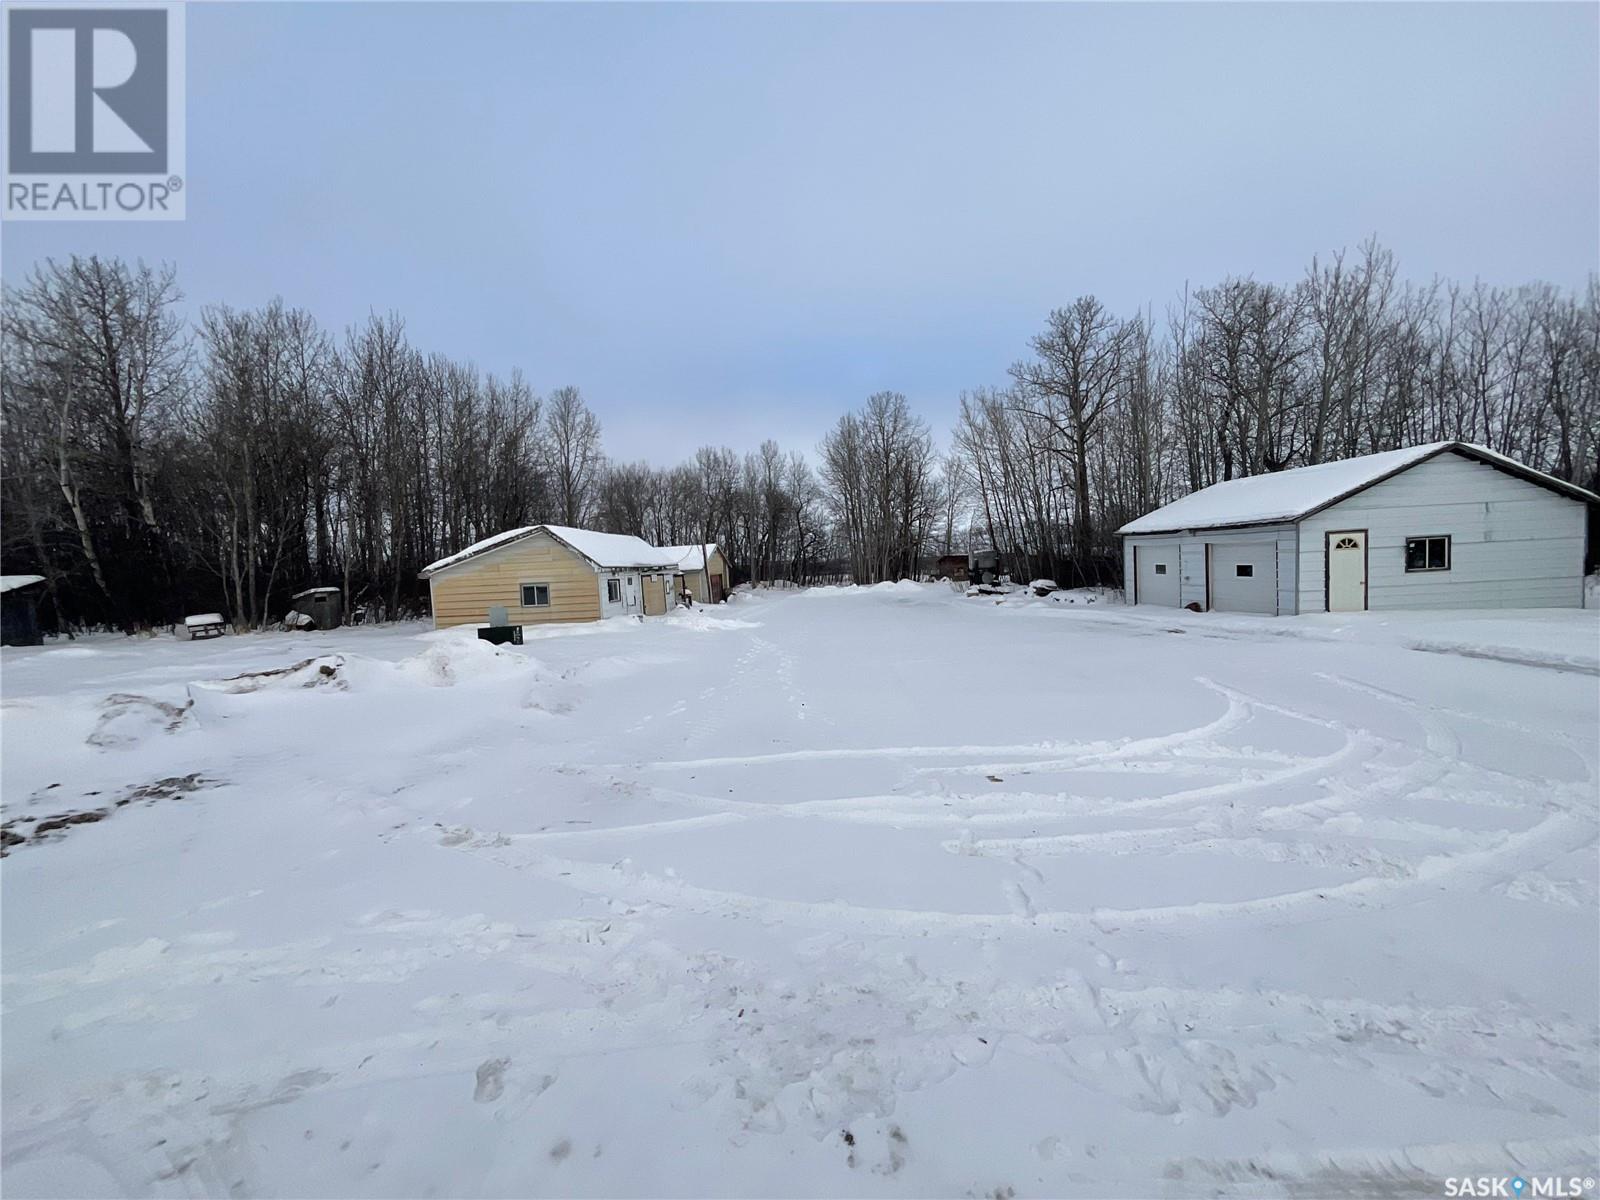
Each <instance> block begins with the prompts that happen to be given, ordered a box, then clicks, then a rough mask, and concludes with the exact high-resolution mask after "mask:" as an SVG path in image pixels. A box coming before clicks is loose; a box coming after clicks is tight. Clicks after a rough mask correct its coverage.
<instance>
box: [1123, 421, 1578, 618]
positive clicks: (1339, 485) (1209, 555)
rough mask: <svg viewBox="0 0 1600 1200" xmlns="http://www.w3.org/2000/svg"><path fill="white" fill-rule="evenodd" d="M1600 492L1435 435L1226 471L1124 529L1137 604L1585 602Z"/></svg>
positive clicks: (1234, 608) (1304, 606)
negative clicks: (1244, 473)
mask: <svg viewBox="0 0 1600 1200" xmlns="http://www.w3.org/2000/svg"><path fill="white" fill-rule="evenodd" d="M1595 505H1600V496H1596V495H1594V494H1593V493H1592V492H1589V491H1586V490H1584V489H1583V488H1580V487H1578V486H1576V485H1575V484H1571V483H1568V482H1566V481H1565V480H1561V479H1557V478H1555V477H1554V476H1552V475H1547V474H1545V473H1544V472H1542V471H1538V470H1535V469H1534V468H1532V467H1529V466H1527V465H1526V464H1525V463H1520V462H1518V461H1516V460H1515V459H1513V458H1509V457H1507V456H1506V455H1504V454H1500V453H1498V452H1497V451H1494V450H1490V449H1489V448H1488V447H1486V446H1477V445H1473V444H1472V443H1470V442H1458V441H1451V442H1432V443H1429V444H1427V445H1422V446H1408V447H1406V448H1405V449H1402V450H1388V451H1384V452H1382V453H1379V454H1367V455H1362V456H1361V457H1359V458H1350V459H1344V460H1342V461H1339V462H1331V463H1319V464H1318V465H1316V466H1310V467H1299V468H1297V469H1295V470H1290V471H1277V472H1273V473H1271V474H1265V475H1252V476H1249V477H1248V478H1245V479H1232V480H1228V481H1226V482H1223V483H1218V484H1213V485H1212V486H1211V487H1208V488H1202V489H1201V490H1200V491H1197V492H1194V493H1192V494H1190V495H1188V496H1185V497H1183V499H1181V500H1175V501H1173V502H1172V503H1171V504H1168V505H1167V506H1166V507H1164V508H1159V509H1157V510H1156V511H1155V512H1152V513H1150V514H1148V515H1146V516H1143V517H1140V518H1139V519H1138V520H1136V521H1130V522H1129V523H1128V524H1126V525H1124V526H1123V527H1122V528H1121V529H1120V530H1118V532H1119V533H1120V534H1122V540H1123V574H1124V578H1125V579H1126V580H1127V593H1128V597H1129V599H1130V600H1131V602H1132V603H1134V604H1155V605H1164V606H1167V607H1172V608H1180V607H1193V608H1197V609H1200V610H1202V611H1208V612H1209V611H1217V612H1243V613H1261V614H1264V615H1267V616H1273V615H1285V614H1294V613H1315V612H1365V611H1367V610H1369V609H1429V608H1559V607H1574V608H1576V607H1580V606H1581V605H1582V604H1583V586H1584V585H1583V578H1584V563H1585V559H1586V557H1587V533H1588V516H1589V512H1590V509H1591V508H1592V506H1595Z"/></svg>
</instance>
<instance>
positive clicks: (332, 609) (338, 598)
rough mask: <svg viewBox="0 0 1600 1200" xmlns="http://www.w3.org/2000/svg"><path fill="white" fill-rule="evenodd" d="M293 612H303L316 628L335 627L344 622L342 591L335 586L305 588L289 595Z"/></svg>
mask: <svg viewBox="0 0 1600 1200" xmlns="http://www.w3.org/2000/svg"><path fill="white" fill-rule="evenodd" d="M289 602H290V603H291V604H293V605H294V610H295V612H301V613H305V614H306V616H308V617H310V618H311V619H312V620H313V621H315V622H316V623H317V628H318V629H337V628H339V626H340V625H342V624H344V593H343V592H341V591H340V590H339V589H338V588H336V587H314V588H307V589H306V590H305V591H303V592H296V593H295V594H294V595H293V596H291V597H289Z"/></svg>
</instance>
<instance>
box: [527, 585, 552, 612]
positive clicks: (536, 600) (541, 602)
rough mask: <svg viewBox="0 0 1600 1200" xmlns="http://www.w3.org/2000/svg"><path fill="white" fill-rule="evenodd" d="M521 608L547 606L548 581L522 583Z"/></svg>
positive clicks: (548, 598)
mask: <svg viewBox="0 0 1600 1200" xmlns="http://www.w3.org/2000/svg"><path fill="white" fill-rule="evenodd" d="M522 607H523V608H549V607H550V585H549V584H548V583H525V584H523V585H522Z"/></svg>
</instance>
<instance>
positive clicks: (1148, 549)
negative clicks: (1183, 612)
mask: <svg viewBox="0 0 1600 1200" xmlns="http://www.w3.org/2000/svg"><path fill="white" fill-rule="evenodd" d="M1133 553H1134V556H1135V558H1136V559H1137V560H1138V561H1137V568H1136V570H1137V575H1136V579H1137V581H1138V586H1139V590H1138V593H1137V595H1136V596H1135V603H1138V604H1164V605H1166V606H1167V607H1168V608H1177V607H1178V543H1177V542H1166V543H1163V544H1162V545H1159V546H1135V547H1134V548H1133Z"/></svg>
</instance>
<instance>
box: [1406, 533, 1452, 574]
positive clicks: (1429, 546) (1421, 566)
mask: <svg viewBox="0 0 1600 1200" xmlns="http://www.w3.org/2000/svg"><path fill="white" fill-rule="evenodd" d="M1449 569H1450V535H1449V534H1444V535H1442V536H1437V537H1409V538H1407V539H1406V570H1407V571H1448V570H1449Z"/></svg>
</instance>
